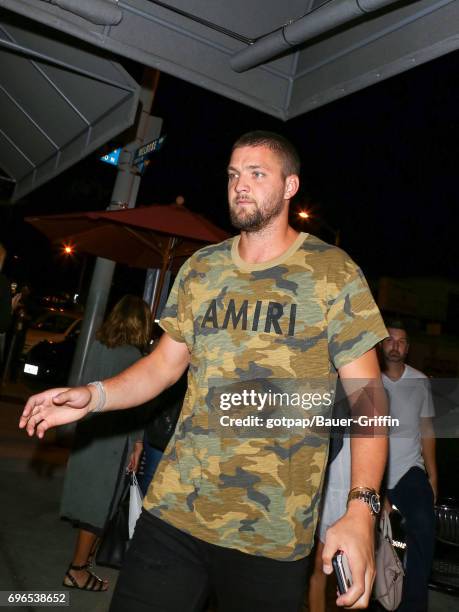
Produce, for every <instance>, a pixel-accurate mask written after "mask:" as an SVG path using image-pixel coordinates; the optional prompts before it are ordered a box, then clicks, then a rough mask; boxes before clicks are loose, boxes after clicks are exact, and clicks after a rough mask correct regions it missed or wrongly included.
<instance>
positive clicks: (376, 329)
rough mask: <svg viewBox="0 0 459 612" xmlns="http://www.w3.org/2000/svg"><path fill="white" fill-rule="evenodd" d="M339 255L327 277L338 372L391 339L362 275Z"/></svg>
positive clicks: (332, 352) (330, 327)
mask: <svg viewBox="0 0 459 612" xmlns="http://www.w3.org/2000/svg"><path fill="white" fill-rule="evenodd" d="M338 253H339V254H340V257H336V259H335V261H334V262H333V265H331V266H330V268H329V274H328V275H327V288H328V346H329V354H330V359H331V361H332V363H333V365H334V366H335V368H336V369H339V368H341V367H343V366H345V365H347V364H349V363H352V361H354V360H355V359H358V357H361V356H362V355H363V354H364V353H366V352H367V351H369V350H370V349H371V348H373V347H374V346H375V345H376V344H377V343H378V342H380V341H381V340H383V339H384V338H387V336H388V333H387V330H386V328H385V325H384V322H383V320H382V317H381V314H380V312H379V309H378V307H377V306H376V303H375V301H374V299H373V296H372V294H371V291H370V288H369V287H368V284H367V281H366V280H365V277H364V276H363V274H362V271H361V270H360V268H359V267H358V266H357V265H356V264H355V263H354V262H353V261H352V259H350V257H348V256H347V255H346V254H345V253H344V252H343V251H338Z"/></svg>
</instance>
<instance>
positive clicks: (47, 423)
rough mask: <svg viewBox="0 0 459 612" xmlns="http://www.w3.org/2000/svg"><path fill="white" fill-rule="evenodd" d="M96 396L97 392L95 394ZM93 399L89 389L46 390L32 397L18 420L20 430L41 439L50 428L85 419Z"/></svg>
mask: <svg viewBox="0 0 459 612" xmlns="http://www.w3.org/2000/svg"><path fill="white" fill-rule="evenodd" d="M96 395H97V392H96ZM92 399H93V397H92V394H91V388H90V387H73V388H68V387H63V388H57V389H48V390H47V391H43V392H42V393H38V394H37V395H32V396H31V397H30V398H29V399H28V401H27V404H26V405H25V407H24V411H23V413H22V415H21V418H20V419H19V427H20V429H24V428H25V429H26V431H27V433H28V434H29V436H33V435H34V434H36V435H37V437H38V438H43V436H44V435H45V432H46V431H47V430H48V429H50V428H51V427H56V426H57V425H65V424H67V423H73V422H74V421H78V420H80V419H82V418H83V417H85V416H86V415H87V414H88V412H89V411H90V408H91V403H93V402H91V400H92Z"/></svg>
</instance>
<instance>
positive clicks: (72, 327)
mask: <svg viewBox="0 0 459 612" xmlns="http://www.w3.org/2000/svg"><path fill="white" fill-rule="evenodd" d="M81 322H82V314H81V313H80V312H73V311H71V310H65V309H63V308H47V309H46V311H45V312H44V313H43V314H41V315H40V316H39V317H38V318H37V319H36V321H34V322H33V323H32V324H31V325H30V327H29V329H28V330H27V333H26V337H25V342H24V348H23V351H22V353H23V355H26V354H27V353H28V352H29V351H30V349H31V348H32V347H34V346H35V345H36V344H38V343H39V342H42V341H43V340H47V341H48V342H62V341H63V340H65V339H66V338H67V337H68V336H69V335H70V334H72V333H75V332H76V333H78V332H79V330H80V328H81Z"/></svg>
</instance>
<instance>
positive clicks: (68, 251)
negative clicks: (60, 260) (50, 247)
mask: <svg viewBox="0 0 459 612" xmlns="http://www.w3.org/2000/svg"><path fill="white" fill-rule="evenodd" d="M62 251H63V253H64V255H73V254H74V252H75V249H74V247H73V245H71V244H64V245H63V246H62Z"/></svg>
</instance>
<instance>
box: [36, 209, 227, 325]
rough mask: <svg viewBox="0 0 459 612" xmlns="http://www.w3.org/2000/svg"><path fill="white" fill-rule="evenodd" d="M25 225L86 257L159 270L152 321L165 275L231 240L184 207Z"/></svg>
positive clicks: (102, 213) (100, 213)
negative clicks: (202, 249) (201, 251)
mask: <svg viewBox="0 0 459 612" xmlns="http://www.w3.org/2000/svg"><path fill="white" fill-rule="evenodd" d="M177 201H178V202H179V198H177ZM26 221H27V222H28V223H30V224H31V225H33V226H34V227H35V228H37V229H38V230H39V231H40V232H42V233H43V234H45V235H46V236H47V237H48V238H49V239H50V240H52V241H53V242H56V241H67V242H71V243H74V244H75V246H76V247H77V248H78V250H80V251H82V252H84V253H89V254H91V255H97V256H98V257H105V258H106V259H111V260H113V261H116V262H118V263H124V264H127V265H130V266H134V267H138V268H160V270H161V275H160V279H159V283H158V290H157V292H156V295H155V301H154V304H153V309H152V310H153V315H155V314H156V309H157V307H158V303H159V298H160V295H161V289H162V286H163V282H164V277H165V274H166V272H167V270H170V269H172V270H173V271H177V270H178V268H179V267H180V265H181V264H182V263H183V262H184V260H185V259H186V258H187V257H189V256H190V255H192V254H193V253H194V252H195V251H196V250H197V249H199V248H200V247H202V246H203V245H204V244H206V243H214V242H221V241H222V240H225V239H226V238H228V237H229V234H228V233H227V232H225V231H224V230H222V229H220V228H219V227H217V226H216V225H214V224H213V223H211V222H210V221H208V220H207V219H206V218H205V217H203V216H202V215H199V214H197V213H193V212H191V211H190V210H188V209H187V208H186V207H185V206H183V204H181V203H175V204H169V205H161V204H154V205H151V206H143V207H139V208H126V209H123V210H113V211H95V212H81V213H68V214H62V215H48V216H43V217H27V218H26Z"/></svg>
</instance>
